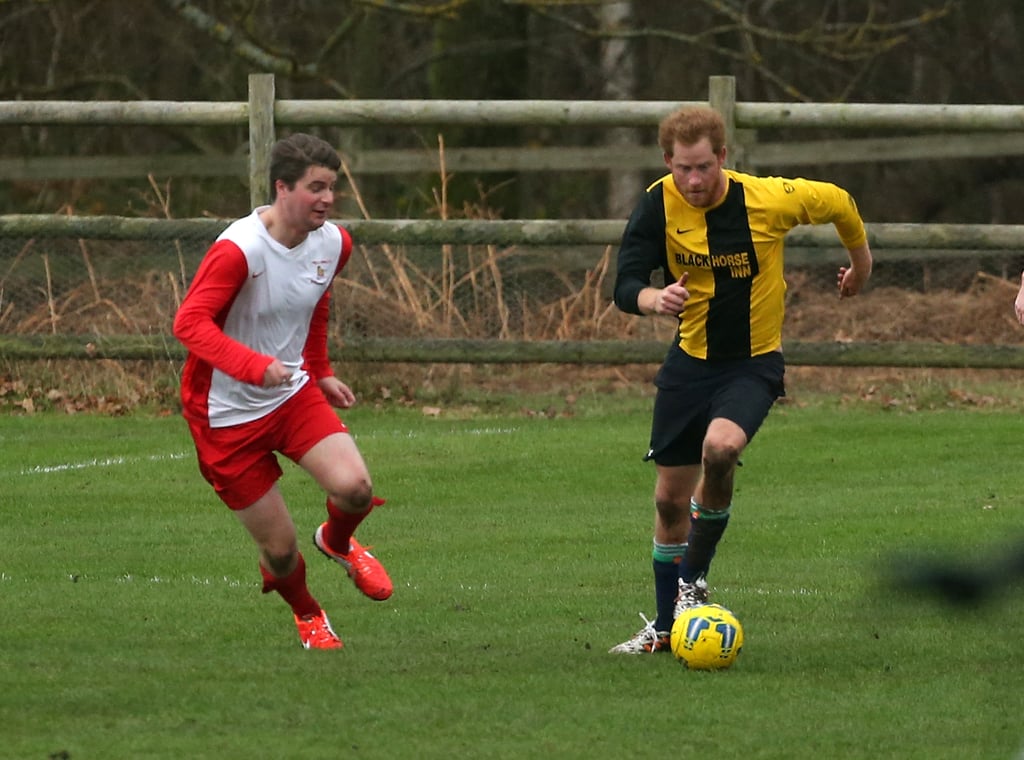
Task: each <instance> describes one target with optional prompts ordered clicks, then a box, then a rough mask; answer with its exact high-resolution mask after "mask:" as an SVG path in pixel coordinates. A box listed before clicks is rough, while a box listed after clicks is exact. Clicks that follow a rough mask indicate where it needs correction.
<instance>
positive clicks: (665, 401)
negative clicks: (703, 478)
mask: <svg viewBox="0 0 1024 760" xmlns="http://www.w3.org/2000/svg"><path fill="white" fill-rule="evenodd" d="M785 372H786V363H785V361H784V360H783V358H782V354H781V353H779V352H777V351H773V352H772V353H768V354H762V355H761V356H754V357H752V358H749V359H734V360H729V361H718V362H708V361H704V360H702V359H694V358H693V357H692V356H689V355H688V354H686V353H684V352H683V351H682V349H680V348H679V347H678V346H673V347H672V349H670V350H669V352H668V356H666V357H665V363H664V364H662V365H661V369H660V370H658V374H657V376H656V377H655V378H654V384H655V385H656V386H657V387H658V393H657V395H656V396H655V399H654V419H653V422H652V424H651V445H650V450H649V451H648V452H647V456H646V457H644V461H649V460H651V459H653V460H654V461H655V463H657V464H659V465H664V466H666V467H675V466H679V465H692V464H700V462H701V451H702V449H703V446H704V435H705V433H706V432H707V429H708V425H709V424H710V423H711V420H713V419H716V418H718V417H724V418H725V419H727V420H731V421H732V422H735V423H736V424H737V425H739V426H740V427H741V428H742V429H743V432H744V433H746V434H747V441H748V442H749V441H751V440H753V438H754V434H755V433H756V432H757V430H758V428H760V427H761V423H762V422H764V420H765V417H767V416H768V412H769V410H770V409H771V408H772V404H774V403H775V399H777V398H779V397H780V396H785V395H786V389H785V384H784V382H783V378H784V376H785Z"/></svg>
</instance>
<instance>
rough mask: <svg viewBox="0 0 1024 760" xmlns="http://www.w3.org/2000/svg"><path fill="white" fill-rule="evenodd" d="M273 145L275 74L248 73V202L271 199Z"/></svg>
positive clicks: (254, 204)
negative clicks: (271, 151)
mask: <svg viewBox="0 0 1024 760" xmlns="http://www.w3.org/2000/svg"><path fill="white" fill-rule="evenodd" d="M273 144H274V75H273V74H250V75H249V201H250V205H251V206H252V208H256V207H257V206H261V205H263V204H264V203H267V202H269V200H270V148H271V146H272V145H273Z"/></svg>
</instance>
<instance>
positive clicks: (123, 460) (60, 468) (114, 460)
mask: <svg viewBox="0 0 1024 760" xmlns="http://www.w3.org/2000/svg"><path fill="white" fill-rule="evenodd" d="M517 432H519V428H516V427H511V428H471V429H469V430H444V431H437V432H431V433H430V436H431V437H437V436H439V435H512V434H514V433H517ZM352 437H353V438H356V439H357V440H358V439H359V438H384V437H387V438H418V437H420V433H418V432H416V431H413V430H407V431H405V432H401V431H394V432H391V433H387V434H382V433H375V432H370V433H362V434H359V435H353V436H352ZM190 456H192V452H185V451H179V452H175V453H172V454H153V455H152V456H148V457H126V456H111V457H95V458H93V459H88V460H86V461H84V462H62V463H60V464H52V465H36V466H35V467H23V468H22V469H21V470H19V471H18V475H50V474H52V473H55V472H69V471H73V470H89V469H92V468H94V467H117V466H119V465H126V464H137V463H139V462H166V461H169V460H178V459H185V458H186V457H190Z"/></svg>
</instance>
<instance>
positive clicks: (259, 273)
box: [252, 269, 267, 280]
mask: <svg viewBox="0 0 1024 760" xmlns="http://www.w3.org/2000/svg"><path fill="white" fill-rule="evenodd" d="M265 271H267V270H265V269H264V270H263V272H265ZM263 272H253V273H252V278H253V279H254V280H255V279H256V278H257V277H259V276H260V275H262V274H263Z"/></svg>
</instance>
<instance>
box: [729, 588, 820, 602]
mask: <svg viewBox="0 0 1024 760" xmlns="http://www.w3.org/2000/svg"><path fill="white" fill-rule="evenodd" d="M711 590H712V591H713V592H715V593H719V592H721V593H724V594H750V595H753V596H821V591H819V590H818V589H815V588H802V587H801V588H746V587H743V588H739V587H736V588H732V587H729V586H712V587H711ZM711 601H712V602H714V599H712V600H711Z"/></svg>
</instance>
